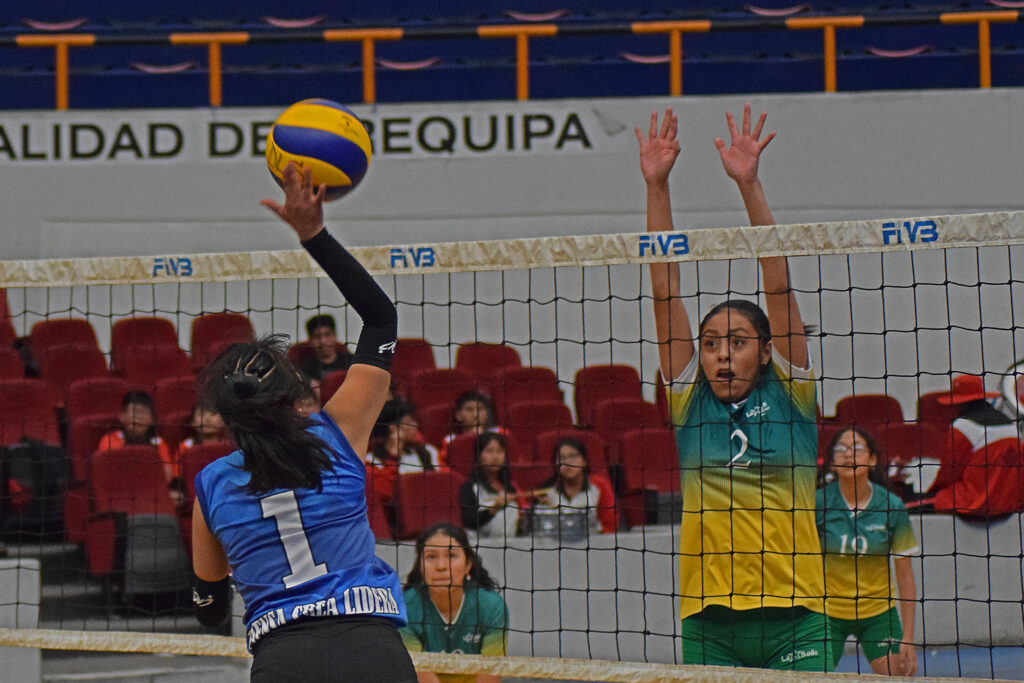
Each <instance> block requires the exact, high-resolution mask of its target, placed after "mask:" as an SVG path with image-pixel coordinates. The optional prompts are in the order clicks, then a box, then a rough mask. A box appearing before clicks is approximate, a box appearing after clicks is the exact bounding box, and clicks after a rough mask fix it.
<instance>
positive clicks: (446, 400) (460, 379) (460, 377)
mask: <svg viewBox="0 0 1024 683" xmlns="http://www.w3.org/2000/svg"><path fill="white" fill-rule="evenodd" d="M475 386H476V383H475V382H474V381H473V378H472V377H471V376H470V374H469V373H468V372H466V371H465V370H458V369H456V368H434V369H426V370H419V371H417V372H415V373H413V375H412V377H410V378H409V379H408V380H406V382H405V384H404V388H405V395H406V397H408V399H409V400H410V401H412V404H413V405H414V406H416V407H417V408H424V407H426V406H431V405H445V406H448V407H449V408H450V407H451V406H453V405H454V404H455V399H457V398H458V397H459V395H460V394H462V393H463V392H466V391H469V390H470V389H473V388H474V387H475Z"/></svg>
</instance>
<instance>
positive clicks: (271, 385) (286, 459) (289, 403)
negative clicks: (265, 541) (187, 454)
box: [200, 334, 331, 495]
mask: <svg viewBox="0 0 1024 683" xmlns="http://www.w3.org/2000/svg"><path fill="white" fill-rule="evenodd" d="M286 344H287V337H285V336H284V335H276V334H275V335H269V336H267V337H263V338H262V339H260V340H258V341H256V342H252V343H242V344H233V345H232V346H230V347H228V349H227V350H225V351H224V352H223V353H221V354H220V356H218V357H217V359H216V360H214V361H213V363H211V364H210V365H209V366H208V367H207V368H206V369H205V370H204V371H203V374H202V376H201V377H200V387H201V396H202V397H203V399H204V400H208V401H209V402H211V403H212V404H213V405H214V406H216V409H217V412H219V413H220V414H221V416H222V417H223V418H224V423H225V424H226V425H227V426H228V429H230V430H231V435H232V437H233V438H234V441H235V443H236V444H237V445H238V447H239V449H240V450H241V451H242V456H243V468H244V469H245V471H246V472H248V473H249V475H250V479H249V484H248V485H247V487H246V490H247V491H248V492H249V493H251V494H254V495H258V494H261V493H266V492H268V491H271V490H273V489H277V488H284V489H294V488H319V486H320V483H321V476H320V473H321V472H322V471H324V470H327V469H330V468H331V461H330V456H329V450H328V447H327V445H326V444H325V443H324V442H323V441H322V440H321V439H320V438H319V437H317V436H316V435H315V434H313V433H312V432H310V431H308V428H309V427H310V426H312V424H313V422H312V420H310V419H309V418H307V417H304V416H302V415H300V414H299V413H298V412H297V411H296V410H295V402H296V400H297V399H298V398H300V397H301V395H302V384H303V380H302V375H301V374H300V373H299V371H298V370H297V369H296V368H295V366H294V365H292V363H291V361H289V360H288V358H287V357H286V356H285V352H284V349H285V347H286Z"/></svg>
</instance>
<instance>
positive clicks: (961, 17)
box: [940, 10, 1020, 88]
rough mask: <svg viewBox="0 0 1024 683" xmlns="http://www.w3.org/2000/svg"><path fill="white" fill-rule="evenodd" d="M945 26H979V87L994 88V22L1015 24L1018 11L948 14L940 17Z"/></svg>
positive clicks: (1018, 17) (1018, 15)
mask: <svg viewBox="0 0 1024 683" xmlns="http://www.w3.org/2000/svg"><path fill="white" fill-rule="evenodd" d="M940 19H941V21H942V23H943V24H975V23H976V24H977V25H978V72H979V73H978V87H979V88H991V87H992V38H991V33H990V26H989V24H991V23H992V22H994V21H995V22H1013V21H1017V20H1019V19H1020V12H1019V11H1017V10H1000V11H996V12H947V13H945V14H943V15H941V17H940Z"/></svg>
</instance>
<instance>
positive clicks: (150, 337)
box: [110, 317, 179, 372]
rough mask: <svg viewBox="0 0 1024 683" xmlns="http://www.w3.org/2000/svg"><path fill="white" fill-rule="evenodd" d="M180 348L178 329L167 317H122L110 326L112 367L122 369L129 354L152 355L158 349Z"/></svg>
mask: <svg viewBox="0 0 1024 683" xmlns="http://www.w3.org/2000/svg"><path fill="white" fill-rule="evenodd" d="M167 348H172V349H179V346H178V331H177V329H175V327H174V323H172V322H171V321H170V320H168V319H166V318H157V317H141V318H122V319H120V320H118V321H117V322H115V323H114V324H113V325H112V326H111V328H110V369H111V371H113V372H119V371H121V366H122V364H123V363H124V361H125V359H126V358H127V357H128V356H135V355H139V354H141V355H143V356H150V355H151V354H152V353H153V352H154V351H155V350H157V349H167Z"/></svg>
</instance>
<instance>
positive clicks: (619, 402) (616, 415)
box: [593, 398, 668, 462]
mask: <svg viewBox="0 0 1024 683" xmlns="http://www.w3.org/2000/svg"><path fill="white" fill-rule="evenodd" d="M593 416H594V424H593V427H594V431H596V432H597V433H598V434H600V435H601V436H602V437H603V438H604V440H605V441H607V442H608V443H610V444H613V446H615V448H614V450H616V451H617V450H618V447H617V444H618V441H619V435H620V434H622V433H623V432H625V431H628V430H630V429H642V428H644V427H667V426H668V425H667V424H666V423H665V422H664V421H663V420H662V417H661V413H660V412H659V411H658V406H656V405H654V404H653V403H648V402H647V401H643V400H637V399H636V398H606V399H604V400H603V401H599V402H598V403H597V405H595V406H594V412H593ZM611 456H612V457H611V460H612V462H616V461H617V460H618V458H617V457H616V454H615V453H612V454H611Z"/></svg>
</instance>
